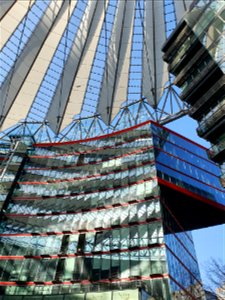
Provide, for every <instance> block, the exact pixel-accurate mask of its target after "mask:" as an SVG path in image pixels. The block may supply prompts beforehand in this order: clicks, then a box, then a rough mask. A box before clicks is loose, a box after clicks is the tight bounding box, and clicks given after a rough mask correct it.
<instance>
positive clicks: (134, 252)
mask: <svg viewBox="0 0 225 300" xmlns="http://www.w3.org/2000/svg"><path fill="white" fill-rule="evenodd" d="M150 126H151V125H150V124H149V123H148V124H146V125H143V126H140V127H137V128H136V129H134V130H129V131H122V132H121V133H119V134H116V135H109V136H106V137H103V138H100V139H96V140H95V139H90V140H86V141H83V142H75V143H72V144H71V143H64V144H63V143H62V144H54V145H48V146H47V147H41V146H39V147H35V148H33V149H30V150H28V155H27V158H26V163H25V166H24V169H23V171H22V172H21V174H20V176H19V178H18V180H17V182H16V186H15V189H14V191H13V194H12V196H11V197H10V199H9V203H8V206H7V208H6V210H5V212H4V218H3V221H2V225H1V234H0V238H1V256H0V266H1V267H0V270H1V273H0V280H1V282H0V285H1V286H2V289H3V290H4V293H5V294H6V295H34V294H36V295H38V294H41V293H43V294H45V293H47V294H64V293H70V292H69V290H70V291H71V293H72V290H73V292H76V293H81V292H82V291H83V292H84V291H87V290H89V291H91V290H92V291H93V290H95V289H99V290H110V289H112V288H113V287H114V288H119V286H122V287H129V286H130V287H135V286H141V285H143V284H144V286H145V288H146V289H147V290H148V291H149V292H150V293H151V294H152V295H155V296H157V297H159V298H158V299H168V297H169V294H168V293H169V292H168V291H169V288H168V274H167V267H166V255H165V245H164V238H163V229H162V221H161V210H160V202H159V188H158V184H157V178H156V168H155V164H154V152H153V144H152V135H151V130H150ZM14 163H16V161H15V160H14V161H12V163H11V167H10V168H11V169H12V168H13V164H14ZM71 289H72V290H71Z"/></svg>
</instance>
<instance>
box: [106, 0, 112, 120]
mask: <svg viewBox="0 0 225 300" xmlns="http://www.w3.org/2000/svg"><path fill="white" fill-rule="evenodd" d="M104 14H105V18H104V23H105V54H106V53H107V38H108V33H107V20H106V0H104ZM111 39H112V37H111ZM109 45H110V43H109ZM105 77H106V104H107V106H106V109H107V116H109V112H110V106H109V93H108V86H109V69H108V59H107V57H106V58H105Z"/></svg>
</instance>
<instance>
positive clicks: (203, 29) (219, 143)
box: [163, 0, 225, 186]
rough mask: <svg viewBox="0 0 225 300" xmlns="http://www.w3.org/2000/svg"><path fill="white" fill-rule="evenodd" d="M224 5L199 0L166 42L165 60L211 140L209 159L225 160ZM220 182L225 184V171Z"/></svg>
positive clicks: (202, 131) (204, 134) (203, 132)
mask: <svg viewBox="0 0 225 300" xmlns="http://www.w3.org/2000/svg"><path fill="white" fill-rule="evenodd" d="M224 30H225V4H224V1H220V0H214V1H210V0H206V1H202V0H197V1H195V2H193V4H192V6H191V8H190V11H189V12H188V13H187V14H186V15H185V16H184V18H183V19H182V21H181V23H180V25H179V26H177V28H176V29H175V31H174V33H173V35H172V36H171V38H170V39H168V41H167V42H166V44H165V45H164V48H163V51H164V52H165V54H164V59H165V60H166V61H167V63H168V64H169V69H170V71H171V72H172V73H173V74H174V75H175V76H176V79H175V83H176V85H177V86H179V87H180V88H181V90H182V92H181V94H180V97H181V99H182V100H183V101H185V102H187V103H188V104H189V105H190V108H191V109H190V116H191V117H193V118H194V119H196V120H197V121H198V123H199V126H198V128H197V132H198V134H199V136H201V137H203V138H204V139H206V140H208V141H209V142H211V143H212V147H211V149H210V150H209V156H210V158H211V159H212V160H213V161H215V162H217V163H219V164H220V165H221V170H223V169H224V166H223V165H224V163H225V148H224V144H225V133H224V127H225V113H224V112H225V102H224V101H225V100H224V99H225V98H224V95H225V34H224ZM221 182H222V184H223V186H225V181H224V174H223V175H222V176H221Z"/></svg>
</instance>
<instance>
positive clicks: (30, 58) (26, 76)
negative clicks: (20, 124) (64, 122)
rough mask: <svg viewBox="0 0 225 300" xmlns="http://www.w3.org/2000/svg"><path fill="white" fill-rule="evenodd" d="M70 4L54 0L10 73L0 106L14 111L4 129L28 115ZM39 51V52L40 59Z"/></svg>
mask: <svg viewBox="0 0 225 300" xmlns="http://www.w3.org/2000/svg"><path fill="white" fill-rule="evenodd" d="M74 3H75V2H74V1H72V4H73V5H74ZM62 4H63V7H62ZM61 7H62V10H61V11H60V14H59V16H58V17H57V22H56V23H55V24H54V27H53V28H52V32H51V33H50V35H49V36H48V38H47V40H46V41H45V46H44V47H43V48H41V47H42V44H43V42H44V40H45V38H46V35H47V34H48V31H49V29H50V28H51V26H52V24H53V22H54V20H55V18H56V16H57V14H58V12H59V10H60V8H61ZM67 7H68V2H67V1H66V2H64V1H63V0H62V1H57V2H54V1H53V2H52V3H51V5H50V7H49V8H48V9H47V10H46V13H45V14H44V16H43V17H42V21H41V22H39V24H38V25H37V27H36V29H35V31H34V34H33V35H32V37H31V39H30V40H29V42H28V44H27V46H26V48H25V49H24V51H23V52H22V54H21V56H20V57H19V59H18V61H17V63H16V68H15V70H14V73H13V76H11V74H10V75H9V76H8V80H6V81H5V82H4V85H3V88H2V95H4V97H3V96H2V97H1V99H0V103H1V106H0V107H1V108H2V109H3V108H4V111H1V114H2V115H7V113H8V110H10V111H9V113H8V116H7V118H6V119H5V122H4V124H3V125H2V130H4V129H5V128H8V127H9V126H11V125H13V124H15V122H17V121H19V120H21V119H24V118H25V117H26V115H27V112H28V111H29V108H30V106H31V104H32V102H33V99H34V97H35V95H36V93H37V91H38V88H39V86H40V83H41V80H42V79H43V77H44V74H45V72H46V70H47V67H48V65H49V62H50V59H51V57H52V55H53V53H54V51H55V49H56V47H57V44H58V42H59V40H60V38H61V34H62V32H63V29H64V28H65V26H66V22H67V14H68V12H67V9H66V8H67ZM53 11H54V14H53ZM37 37H38V38H37ZM39 51H40V52H39ZM38 52H39V53H38ZM38 54H39V56H38V57H37V59H36V56H37V55H38ZM10 79H11V81H10ZM9 85H10V88H9ZM13 120H14V121H13Z"/></svg>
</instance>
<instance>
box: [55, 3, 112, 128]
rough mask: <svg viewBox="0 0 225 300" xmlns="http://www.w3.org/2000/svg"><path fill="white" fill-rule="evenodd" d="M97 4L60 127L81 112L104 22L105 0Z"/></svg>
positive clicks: (67, 123)
mask: <svg viewBox="0 0 225 300" xmlns="http://www.w3.org/2000/svg"><path fill="white" fill-rule="evenodd" d="M97 4H98V6H97V9H96V11H95V14H94V18H93V21H92V24H91V29H90V32H89V34H88V37H87V42H86V44H85V49H84V52H83V55H82V58H81V62H80V65H79V69H78V72H77V75H76V78H75V80H74V83H73V87H72V90H71V93H70V96H69V99H68V103H67V106H66V110H65V112H64V118H63V120H62V124H61V127H60V129H63V128H64V127H66V126H67V125H69V124H70V123H71V121H72V119H73V117H74V115H76V114H79V113H80V111H81V107H82V104H83V101H84V97H85V92H86V88H87V85H88V80H89V75H90V72H91V68H92V64H93V61H94V57H95V53H96V49H97V46H98V41H99V37H100V33H101V29H102V26H103V22H104V8H105V7H104V6H105V4H104V1H97ZM106 7H108V0H107V2H106Z"/></svg>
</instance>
